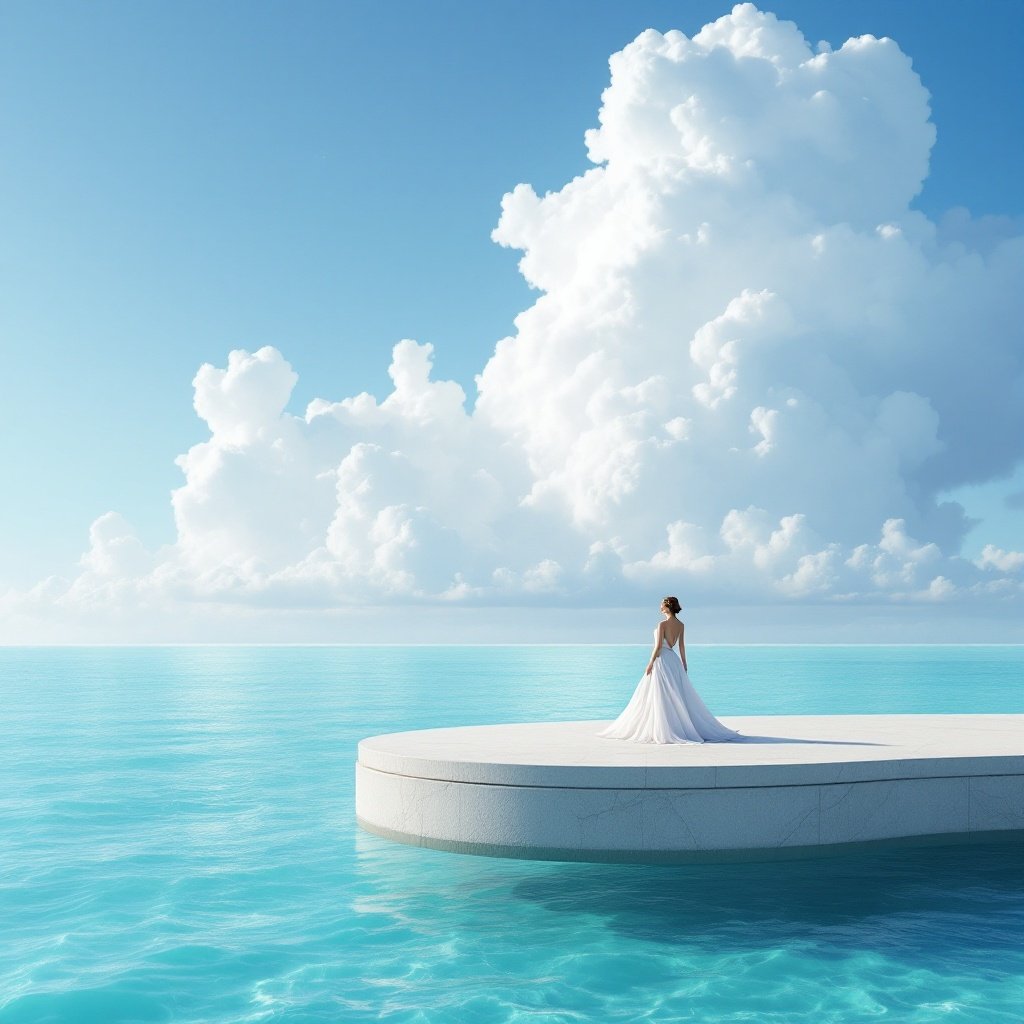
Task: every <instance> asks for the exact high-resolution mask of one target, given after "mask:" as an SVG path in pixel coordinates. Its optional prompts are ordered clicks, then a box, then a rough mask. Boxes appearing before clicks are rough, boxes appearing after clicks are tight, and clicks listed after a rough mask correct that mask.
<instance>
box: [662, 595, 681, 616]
mask: <svg viewBox="0 0 1024 1024" xmlns="http://www.w3.org/2000/svg"><path fill="white" fill-rule="evenodd" d="M682 609H683V606H682V605H681V604H680V603H679V598H678V597H666V598H664V599H663V600H662V602H661V610H662V611H663V612H671V613H672V614H673V615H678V614H679V613H680V612H681V611H682Z"/></svg>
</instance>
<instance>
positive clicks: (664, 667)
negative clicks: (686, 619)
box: [598, 597, 739, 743]
mask: <svg viewBox="0 0 1024 1024" xmlns="http://www.w3.org/2000/svg"><path fill="white" fill-rule="evenodd" d="M680 610H681V607H680V604H679V601H678V600H677V599H676V598H674V597H666V598H665V600H664V601H662V602H661V613H662V615H663V616H664V619H663V620H662V622H660V623H659V625H658V628H657V629H655V631H654V650H653V651H651V660H650V661H649V662H648V663H647V671H646V672H645V673H644V677H643V679H641V680H640V683H639V685H638V686H637V688H636V691H635V692H634V694H633V697H632V699H631V700H630V702H629V703H628V704H627V705H626V710H625V711H623V712H622V714H621V715H619V717H618V718H616V719H615V721H614V722H612V724H611V725H610V726H608V728H607V729H605V730H603V731H602V732H600V733H598V735H599V736H605V737H607V738H608V739H614V740H632V741H633V742H635V743H704V742H705V741H706V740H710V741H712V742H715V743H720V742H722V741H724V740H732V739H736V738H737V737H738V736H739V733H738V732H734V731H733V730H732V729H727V728H726V727H725V726H724V725H722V723H721V722H719V721H718V719H717V718H715V716H714V715H713V714H711V712H710V711H708V709H707V707H705V705H704V701H702V700H701V699H700V697H699V696H697V691H696V690H695V689H694V688H693V683H691V682H690V677H689V676H688V675H687V674H686V645H685V643H684V641H683V628H684V627H683V624H682V623H681V622H680V621H679V619H677V618H676V615H677V614H678V613H679V611H680ZM677 644H678V645H679V649H678V650H676V645H677Z"/></svg>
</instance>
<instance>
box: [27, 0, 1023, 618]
mask: <svg viewBox="0 0 1024 1024" xmlns="http://www.w3.org/2000/svg"><path fill="white" fill-rule="evenodd" d="M934 139H935V129H934V127H933V126H932V124H931V123H930V121H929V106H928V94H927V92H926V91H925V89H924V87H923V86H922V84H921V82H920V80H919V79H918V77H917V75H916V74H915V72H914V71H913V69H912V67H911V63H910V60H909V59H908V58H907V57H906V56H905V55H904V54H903V53H902V52H901V51H900V49H899V47H898V46H897V44H896V43H895V42H893V41H892V40H889V39H875V38H874V37H872V36H862V37H860V38H857V39H851V40H848V41H847V42H846V43H845V44H844V45H843V47H842V48H841V49H839V50H836V51H834V52H833V51H829V50H828V49H823V50H822V51H821V52H817V53H816V52H814V51H813V50H812V49H811V48H810V47H809V46H808V44H807V42H806V40H805V39H804V38H803V36H802V35H801V34H800V32H799V30H798V29H797V27H796V26H795V25H793V24H791V23H789V22H781V21H778V20H776V18H775V17H774V16H773V15H771V14H766V13H761V12H760V11H758V10H757V9H756V8H754V7H753V6H752V5H750V4H744V5H741V6H738V7H736V8H735V9H734V10H733V12H732V13H731V14H729V15H727V16H726V17H723V18H721V19H719V20H718V21H716V22H715V23H714V24H711V25H707V26H705V27H704V28H703V29H702V30H701V31H700V32H699V33H698V34H697V35H695V36H694V37H693V38H692V39H689V38H687V37H686V36H684V35H683V34H682V33H679V32H669V33H667V34H665V35H662V34H660V33H658V32H654V31H648V32H645V33H643V34H642V35H640V36H639V37H638V38H637V39H636V40H634V41H633V42H632V43H630V44H629V45H628V46H626V47H625V48H624V49H623V50H622V51H621V52H619V53H617V54H615V55H614V56H613V57H612V58H611V83H610V85H609V87H608V88H607V89H606V90H605V92H604V94H603V96H602V106H601V109H600V112H599V126H598V127H597V128H595V129H593V130H592V131H590V132H588V133H587V138H586V142H587V147H588V152H589V155H590V159H591V160H592V161H593V163H594V166H593V167H591V168H590V169H588V170H586V171H585V172H584V173H582V174H581V175H580V176H579V177H577V178H574V179H573V180H572V181H571V182H569V183H568V184H566V185H565V186H564V187H563V188H562V189H561V190H560V191H558V192H553V193H548V194H546V195H544V196H538V195H536V193H535V192H534V190H533V189H532V188H531V187H530V186H529V185H518V186H517V187H516V188H515V189H514V190H513V191H512V192H511V193H509V194H508V195H506V196H505V198H504V200H503V201H502V213H501V218H500V220H499V222H498V226H497V227H496V228H495V230H494V232H493V237H494V239H495V241H496V242H498V243H499V244H501V245H503V246H509V247H512V248H514V249H517V250H521V251H522V254H523V255H522V259H521V261H520V269H521V271H522V273H523V275H524V276H525V278H526V280H527V281H528V282H529V283H530V285H531V286H533V287H534V288H536V289H537V291H538V297H537V301H536V302H535V303H534V304H533V305H532V306H531V307H530V308H529V309H527V310H525V311H524V312H523V313H521V314H520V315H519V316H518V317H517V318H516V321H515V328H516V332H515V334H514V335H513V336H511V337H508V338H504V339H502V340H501V341H499V342H498V344H497V346H496V348H495V351H494V354H493V356H492V357H491V359H490V360H489V362H488V363H487V365H486V366H485V367H484V368H483V370H482V372H481V373H480V375H479V377H478V378H477V385H478V390H479V395H478V398H477V400H476V402H475V405H474V406H472V408H471V407H470V405H469V403H468V402H467V398H466V396H465V394H464V393H463V391H462V389H461V388H460V387H459V385H457V384H455V383H453V382H450V381H436V380H433V379H432V377H431V352H432V349H431V346H430V345H420V344H417V343H416V342H414V341H408V340H406V341H401V342H399V343H398V344H397V345H396V346H395V349H394V353H393V361H392V364H391V368H390V374H391V379H392V381H393V391H392V392H391V394H389V395H388V396H387V397H386V398H385V399H383V400H382V401H378V400H377V399H375V398H374V397H372V396H370V395H367V394H361V395H357V396H355V397H351V398H344V399H342V400H341V401H326V400H320V399H318V400H316V401H314V402H312V403H311V404H310V405H309V407H308V409H307V410H306V412H305V414H304V415H302V416H295V415H292V414H290V413H288V412H286V411H285V409H286V407H287V405H288V402H289V398H290V395H291V392H292V389H293V387H294V385H295V382H296V379H297V378H296V374H295V373H294V371H293V370H292V368H291V367H290V366H289V364H288V363H287V362H286V360H285V358H284V357H283V356H282V355H281V354H280V353H279V352H278V351H277V350H275V349H273V348H269V347H268V348H262V349H260V350H259V351H257V352H254V353H249V352H244V351H236V352H232V353H231V355H230V357H229V360H228V365H227V367H226V368H223V369H221V368H215V367H213V366H209V365H206V366H203V367H201V368H200V370H199V372H198V373H197V375H196V377H195V381H194V386H195V408H196V411H197V413H198V414H199V416H200V417H202V419H203V420H204V421H205V422H206V423H207V425H208V426H209V430H210V437H209V439H208V440H206V441H204V442H203V443H201V444H198V445H196V446H195V447H193V448H191V449H190V450H189V451H188V452H187V453H186V454H185V455H183V456H181V457H180V458H179V459H178V464H179V465H180V467H181V469H182V471H183V473H184V477H185V480H184V483H183V484H182V486H181V487H180V488H178V489H177V490H176V491H175V492H174V494H173V506H174V515H175V521H176V524H177V539H176V541H175V543H174V544H172V545H170V546H169V547H167V548H165V549H162V550H160V551H157V552H147V551H145V550H144V549H143V547H142V545H141V544H140V543H139V541H138V540H137V539H136V538H135V537H134V536H133V534H132V532H131V529H130V527H129V526H128V525H127V524H126V523H125V522H124V521H123V520H122V519H121V518H120V517H118V516H117V515H115V514H113V513H108V514H107V515H105V516H103V517H101V518H100V519H99V520H97V521H96V523H94V524H93V526H92V529H91V535H90V549H89V551H88V552H87V553H86V555H85V556H84V557H83V559H82V563H81V568H80V572H79V574H78V576H77V577H76V578H74V579H73V580H70V581H67V580H48V581H46V582H44V583H42V584H40V585H39V587H37V588H36V589H35V591H33V592H31V593H29V594H18V595H10V596H9V597H8V599H7V604H8V610H9V613H14V612H17V614H19V615H32V614H39V615H45V614H55V615H56V614H73V613H75V610H76V609H82V608H89V607H98V606H103V607H107V608H118V607H124V608H133V609H139V608H143V609H148V611H146V612H145V614H148V615H151V616H155V615H158V614H159V610H160V609H162V608H166V607H170V606H173V605H175V604H178V605H180V604H181V603H191V604H194V603H195V602H197V601H198V602H218V603H222V602H230V603H232V604H237V603H239V602H241V603H247V604H257V605H261V606H275V607H283V608H294V607H323V606H329V605H335V604H339V603H341V604H346V603H366V602H368V603H371V604H373V603H381V602H391V601H415V602H432V603H443V604H465V603H491V604H502V605H507V604H516V603H524V604H536V603H545V602H547V603H558V602H573V603H576V604H584V605H586V604H591V605H594V604H632V603H636V601H638V600H641V599H649V598H650V595H651V594H652V593H657V594H659V595H660V591H662V590H665V589H669V590H672V591H673V592H675V591H679V592H681V593H684V594H685V595H687V596H688V597H689V598H690V600H691V601H703V602H717V603H723V602H729V601H736V602H743V603H747V604H750V603H759V602H768V601H777V600H780V599H785V600H798V601H814V602H846V603H865V602H867V603H879V602H881V603H893V602H895V603H906V602H925V603H932V602H951V601H970V602H973V603H975V604H992V605H995V604H1000V605H1003V604H1005V602H1013V601H1019V600H1020V596H1021V594H1022V580H1024V554H1022V553H1020V552H1015V551H1003V550H1001V549H999V548H996V547H994V546H992V545H989V546H988V547H986V548H985V549H984V553H983V555H982V557H981V558H980V559H979V560H978V561H977V562H976V563H974V562H971V561H969V560H967V559H964V558H962V557H960V556H959V555H958V552H959V550H960V544H961V541H962V538H963V536H964V533H965V531H966V529H967V527H968V526H969V525H970V523H969V522H968V521H967V520H966V519H965V516H964V512H963V509H962V508H961V507H960V506H959V505H956V504H952V503H943V502H942V501H940V500H939V498H938V495H940V494H942V493H943V492H945V491H948V490H949V489H951V488H954V487H957V486H960V485H963V484H967V483H972V482H978V481H984V480H987V479H990V478H992V477H994V476H997V475H1001V474H1008V473H1009V472H1011V471H1012V469H1013V467H1014V466H1015V464H1017V463H1018V462H1019V461H1020V460H1021V458H1022V457H1024V365H1022V359H1024V356H1022V352H1024V346H1022V342H1021V336H1020V330H1021V328H1020V325H1021V323H1022V322H1024V309H1022V308H1021V307H1022V300H1021V289H1020V287H1019V283H1020V280H1021V272H1022V269H1024V239H1022V237H1021V236H1020V235H1019V234H1015V232H1014V230H1013V225H1012V224H1009V223H1008V222H1005V221H1003V220H1001V219H999V218H987V219H983V220H978V221H974V220H971V218H970V217H969V215H968V214H967V213H966V212H965V211H962V210H961V211H953V212H952V213H951V214H950V215H949V216H947V217H946V218H945V219H944V220H943V221H942V222H941V223H939V224H935V223H932V222H931V221H929V220H928V219H927V218H926V217H924V216H923V215H922V214H921V213H919V212H917V211H915V210H913V209H911V206H910V204H911V202H912V201H913V199H914V197H915V196H916V195H917V193H918V192H919V190H920V188H921V185H922V182H923V180H924V178H925V177H926V175H927V173H928V161H929V153H930V149H931V146H932V144H933V142H934Z"/></svg>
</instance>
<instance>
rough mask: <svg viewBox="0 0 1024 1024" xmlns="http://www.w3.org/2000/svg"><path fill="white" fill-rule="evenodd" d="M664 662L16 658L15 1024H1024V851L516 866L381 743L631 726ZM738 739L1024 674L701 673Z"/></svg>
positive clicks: (303, 652)
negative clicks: (376, 809) (491, 849)
mask: <svg viewBox="0 0 1024 1024" xmlns="http://www.w3.org/2000/svg"><path fill="white" fill-rule="evenodd" d="M646 656H647V651H646V648H645V647H576V648H567V647H466V648H460V647H418V648H401V647H392V648H374V647H363V648H359V647H355V648H346V647H319V648H272V647H267V648H258V647H257V648H237V647H231V648H107V649H104V648H83V649H69V648H65V649H0V698H2V701H3V705H2V706H3V713H2V715H0V1022H3V1024H14V1022H19V1024H20V1022H33V1024H34V1022H45V1021H54V1022H61V1024H64V1022H69V1024H79V1022H83V1024H90V1022H94V1021H95V1022H97V1024H121V1022H129V1021H181V1022H196V1024H198V1022H203V1024H229V1022H230V1024H236V1022H241V1021H294V1022H299V1021H339V1022H346V1024H347V1022H353V1024H356V1022H363V1021H389V1022H396V1024H397V1022H402V1024H413V1022H416V1024H428V1022H429V1024H433V1022H451V1024H475V1022H479V1024H500V1022H506V1021H507V1022H513V1021H514V1022H523V1024H525V1022H527V1021H529V1022H531V1024H536V1022H543V1024H547V1022H552V1024H554V1022H558V1024H562V1022H564V1024H585V1022H587V1024H589V1022H595V1024H612V1022H620V1021H621V1022H633V1021H649V1022H658V1024H668V1022H675V1021H696V1022H701V1024H717V1022H726V1021H728V1022H734V1021H735V1022H740V1021H744V1022H778V1024H799V1022H808V1024H840V1022H842V1024H863V1022H866V1021H874V1020H887V1021H893V1022H898V1024H924V1022H933V1021H934V1022H938V1021H943V1022H958V1024H959V1022H962V1024H986V1022H992V1024H995V1022H1000V1024H1021V1022H1022V1021H1024V848H1022V847H1021V846H1020V845H1013V844H1003V845H993V846H984V847H980V846H979V847H948V848H935V847H931V848H924V849H916V850H915V849H906V848H903V849H898V850H889V851H878V852H874V853H871V854H858V855H856V856H853V855H845V856H840V857H831V858H826V859H822V860H820V861H819V860H815V861H800V862H790V863H768V864H725V865H699V866H685V867H661V866H657V867H655V866H633V865H615V866H607V865H586V864H582V865H581V864H555V863H541V862H529V861H511V860H496V859H487V858H474V857H466V856H459V855H454V854H445V853H439V852H435V851H430V850H420V849H415V848H411V847H404V846H399V845H396V844H392V843H389V842H387V841H385V840H382V839H379V838H377V837H375V836H371V835H367V834H365V833H362V832H361V831H360V830H358V829H357V828H356V826H355V824H354V820H353V817H354V816H353V762H354V758H355V750H356V743H357V741H358V740H359V739H360V738H361V737H363V736H366V735H371V734H373V733H378V732H389V731H394V730H399V729H410V728H422V727H428V726H440V725H455V724H472V723H483V722H501V721H529V720H557V719H572V718H602V717H612V716H613V715H614V714H616V713H617V712H618V711H619V710H620V709H621V706H622V704H623V702H624V701H625V699H626V698H627V697H628V695H629V693H630V692H631V691H632V688H633V686H634V684H635V682H636V680H637V679H638V678H639V675H640V672H641V671H642V669H643V666H644V662H645V659H646ZM690 670H691V675H692V677H693V679H694V682H695V683H696V684H697V686H698V688H699V689H700V691H701V692H702V694H703V695H704V696H705V698H706V700H707V702H708V704H709V706H710V707H711V708H712V710H713V711H715V712H716V713H717V714H722V715H728V714H739V713H745V714H799V713H807V714H812V713H816V714H828V713H835V714H843V713H871V712H879V713H883V712H890V713H897V712H963V713H967V712H1018V713H1020V712H1024V648H1021V647H704V648H700V647H694V648H692V649H691V651H690Z"/></svg>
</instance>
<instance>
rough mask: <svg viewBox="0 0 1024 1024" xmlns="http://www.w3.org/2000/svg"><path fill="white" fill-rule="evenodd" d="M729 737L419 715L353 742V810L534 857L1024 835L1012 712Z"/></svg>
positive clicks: (1020, 744) (813, 721) (900, 718)
mask: <svg viewBox="0 0 1024 1024" xmlns="http://www.w3.org/2000/svg"><path fill="white" fill-rule="evenodd" d="M723 721H724V722H725V724H726V725H728V726H730V727H731V728H734V729H738V730H739V731H740V732H741V733H742V739H741V740H740V741H737V742H731V743H704V744H678V745H677V744H670V745H664V746H662V745H657V744H636V743H627V742H624V741H621V740H606V739H601V738H599V737H598V736H597V735H596V734H597V732H598V731H599V730H600V729H601V728H603V727H604V725H605V724H607V723H604V722H545V723H532V724H522V725H486V726H466V727H461V728H452V729H424V730H419V731H416V732H403V733H391V734H389V735H385V736H374V737H371V738H370V739H366V740H363V741H362V742H361V743H360V744H359V758H358V763H357V764H356V815H357V818H358V821H359V823H360V825H362V826H363V827H364V828H366V829H367V830H369V831H371V832H375V833H377V834H378V835H383V836H386V837H387V838H390V839H395V840H398V841H400V842H404V843H412V844H414V845H417V846H428V847H432V848H435V849H442V850H452V851H456V852H460V853H473V854H485V855H491V856H501V857H525V858H533V859H543V860H574V861H581V860H594V861H649V862H674V861H692V860H698V861H700V860H729V859H751V858H762V857H766V856H804V855H808V854H815V853H821V852H825V851H826V850H828V849H835V848H842V847H846V846H853V847H857V846H861V845H863V844H874V843H879V842H893V841H896V842H921V843H936V842H942V843H946V842H972V841H978V840H989V839H993V838H1007V839H1014V840H1017V841H1020V840H1021V839H1022V838H1024V715H830V716H813V717H811V716H799V717H758V718H726V719H723Z"/></svg>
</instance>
